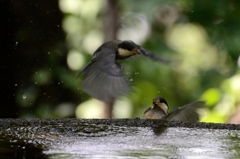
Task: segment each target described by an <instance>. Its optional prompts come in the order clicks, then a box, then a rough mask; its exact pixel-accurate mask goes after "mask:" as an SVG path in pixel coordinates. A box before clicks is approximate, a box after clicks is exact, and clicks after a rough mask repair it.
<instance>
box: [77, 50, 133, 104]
mask: <svg viewBox="0 0 240 159" xmlns="http://www.w3.org/2000/svg"><path fill="white" fill-rule="evenodd" d="M102 51H104V53H103V52H102V53H101V54H96V56H95V57H93V59H92V60H91V61H90V62H89V64H88V65H87V66H86V67H85V68H84V69H83V70H82V71H80V72H79V73H78V75H80V74H83V81H82V89H83V90H84V91H85V92H86V93H88V94H89V95H91V96H92V97H94V98H97V99H100V100H102V101H105V102H107V103H111V102H113V100H114V99H115V98H118V97H119V96H120V95H123V94H127V93H128V92H130V91H131V89H130V82H129V81H128V80H127V79H126V78H125V76H124V74H123V72H122V69H121V66H120V65H119V64H118V63H117V62H116V61H115V58H116V54H115V53H114V52H112V51H111V50H102Z"/></svg>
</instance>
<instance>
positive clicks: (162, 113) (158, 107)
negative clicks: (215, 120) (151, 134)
mask: <svg viewBox="0 0 240 159" xmlns="http://www.w3.org/2000/svg"><path fill="white" fill-rule="evenodd" d="M204 105H205V102H203V101H197V102H193V103H189V104H186V105H184V106H182V107H178V108H176V109H174V110H173V111H171V112H168V104H167V101H166V100H165V99H164V98H162V97H156V98H154V99H153V106H152V107H150V108H148V109H147V110H146V111H145V112H144V116H143V117H144V118H145V119H162V120H169V121H190V122H197V121H198V120H199V114H198V113H197V110H198V109H199V108H203V107H204Z"/></svg>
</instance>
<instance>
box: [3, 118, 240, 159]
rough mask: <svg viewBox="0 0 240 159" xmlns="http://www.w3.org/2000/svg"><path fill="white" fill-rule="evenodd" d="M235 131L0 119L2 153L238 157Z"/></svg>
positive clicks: (239, 137) (239, 136) (210, 126)
mask: <svg viewBox="0 0 240 159" xmlns="http://www.w3.org/2000/svg"><path fill="white" fill-rule="evenodd" d="M239 130H240V125H234V124H214V123H201V122H198V123H190V122H177V121H161V120H145V119H139V118H136V119H91V120H90V119H0V158H78V157H81V158H119V157H120V158H121V157H122V158H136V157H137V158H139V157H151V158H159V157H163V158H164V157H166V158H179V157H180V158H211V157H213V158H229V157H230V158H231V157H233V158H239V157H240V131H239ZM16 156H17V157H16Z"/></svg>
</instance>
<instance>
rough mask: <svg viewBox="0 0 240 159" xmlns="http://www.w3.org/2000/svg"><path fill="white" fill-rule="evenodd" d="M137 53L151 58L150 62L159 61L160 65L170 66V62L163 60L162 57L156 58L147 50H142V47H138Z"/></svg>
mask: <svg viewBox="0 0 240 159" xmlns="http://www.w3.org/2000/svg"><path fill="white" fill-rule="evenodd" d="M138 51H139V52H140V53H141V54H143V55H144V56H147V57H149V58H151V59H152V60H155V61H159V62H162V63H165V64H170V63H171V61H169V60H166V59H163V58H162V57H160V56H158V55H157V54H155V53H152V52H149V51H148V50H146V49H144V48H143V47H140V46H139V48H138Z"/></svg>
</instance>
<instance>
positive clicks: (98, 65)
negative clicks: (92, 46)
mask: <svg viewBox="0 0 240 159" xmlns="http://www.w3.org/2000/svg"><path fill="white" fill-rule="evenodd" d="M137 54H141V55H144V56H147V57H149V58H151V59H152V60H154V61H159V62H162V63H170V61H168V60H165V59H163V58H161V57H160V56H158V55H156V54H154V53H151V52H149V51H148V50H146V49H144V48H142V47H141V46H139V45H137V44H135V43H134V42H133V41H130V40H124V41H120V40H114V41H108V42H105V43H103V44H102V45H101V46H99V47H98V48H97V50H96V51H95V52H94V53H93V56H92V59H91V61H90V62H89V63H88V64H87V65H86V66H85V67H84V68H83V69H82V70H81V71H79V72H78V74H77V76H80V75H81V76H83V80H82V83H81V86H82V89H83V90H84V91H85V92H86V93H88V94H89V95H91V96H92V97H94V98H97V99H99V100H101V101H104V102H106V103H110V104H112V103H113V101H114V100H115V99H116V98H118V97H119V96H121V95H125V94H128V93H129V92H131V88H130V82H129V80H128V79H127V78H126V77H125V76H124V73H123V71H122V67H121V65H120V64H119V63H118V61H119V60H124V59H126V58H129V57H131V56H134V55H137Z"/></svg>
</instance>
